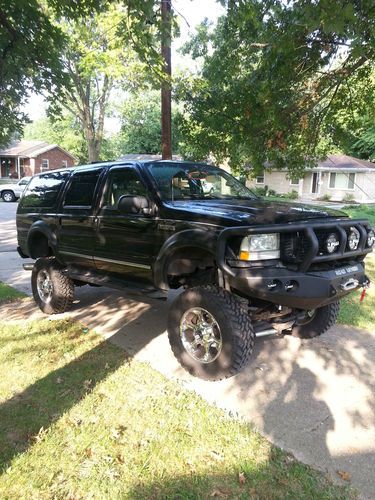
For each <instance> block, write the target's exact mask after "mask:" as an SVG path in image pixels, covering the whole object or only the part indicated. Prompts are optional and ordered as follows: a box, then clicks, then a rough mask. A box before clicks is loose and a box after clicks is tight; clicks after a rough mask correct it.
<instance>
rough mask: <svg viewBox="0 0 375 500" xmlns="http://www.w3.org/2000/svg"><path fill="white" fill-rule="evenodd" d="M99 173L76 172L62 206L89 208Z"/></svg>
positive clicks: (95, 171)
mask: <svg viewBox="0 0 375 500" xmlns="http://www.w3.org/2000/svg"><path fill="white" fill-rule="evenodd" d="M100 172H101V170H93V171H91V172H77V173H76V174H75V175H74V176H73V179H72V181H71V184H70V186H69V188H68V191H67V193H66V196H65V202H64V205H65V206H67V205H71V206H80V207H91V205H92V203H93V200H94V193H95V188H96V185H97V183H98V180H99V176H100Z"/></svg>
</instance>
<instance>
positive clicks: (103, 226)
mask: <svg viewBox="0 0 375 500" xmlns="http://www.w3.org/2000/svg"><path fill="white" fill-rule="evenodd" d="M147 194H148V192H147V189H146V187H145V186H144V184H143V182H142V180H141V178H140V176H139V174H138V172H137V170H136V169H135V168H134V167H131V166H129V167H113V168H111V170H110V171H109V174H108V177H107V180H106V185H105V188H104V193H103V197H102V200H101V204H100V210H99V212H98V214H97V220H98V223H97V239H96V245H95V253H94V261H95V265H96V267H97V268H98V269H100V270H104V271H106V272H111V273H116V274H118V275H121V276H122V277H123V278H125V279H127V280H130V281H134V280H136V281H141V282H145V283H151V282H152V272H151V262H152V256H153V253H154V247H155V242H154V235H155V233H156V231H155V225H156V220H155V217H153V216H148V215H145V214H143V213H140V214H125V213H121V212H120V211H119V210H118V208H117V203H118V201H119V199H120V197H121V196H123V195H133V196H136V195H138V196H147Z"/></svg>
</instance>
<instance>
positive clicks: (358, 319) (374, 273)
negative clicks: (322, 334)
mask: <svg viewBox="0 0 375 500" xmlns="http://www.w3.org/2000/svg"><path fill="white" fill-rule="evenodd" d="M365 263H366V274H367V276H368V277H369V278H370V280H371V281H372V283H373V284H372V286H371V287H370V288H369V289H368V290H367V292H366V296H365V300H364V301H363V302H360V301H359V299H360V296H361V293H362V289H360V290H357V291H355V292H353V293H351V294H350V295H348V296H347V297H346V298H344V299H343V300H342V301H341V310H340V315H339V320H338V321H339V323H344V324H347V325H352V326H356V327H359V328H364V329H365V330H371V331H372V330H373V328H374V324H375V289H374V283H375V254H373V253H372V254H370V255H368V256H367V257H366V260H365Z"/></svg>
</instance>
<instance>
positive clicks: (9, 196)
mask: <svg viewBox="0 0 375 500" xmlns="http://www.w3.org/2000/svg"><path fill="white" fill-rule="evenodd" d="M1 197H2V199H3V201H5V202H6V203H9V202H12V201H15V200H16V195H15V194H14V193H13V191H3V192H2V193H1Z"/></svg>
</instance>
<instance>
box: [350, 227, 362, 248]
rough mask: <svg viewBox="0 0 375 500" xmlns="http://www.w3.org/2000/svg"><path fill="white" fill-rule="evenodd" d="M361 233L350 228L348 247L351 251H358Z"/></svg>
mask: <svg viewBox="0 0 375 500" xmlns="http://www.w3.org/2000/svg"><path fill="white" fill-rule="evenodd" d="M359 238H360V235H359V231H358V229H356V228H355V227H351V228H350V232H349V236H348V247H349V250H357V248H358V245H359Z"/></svg>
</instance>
